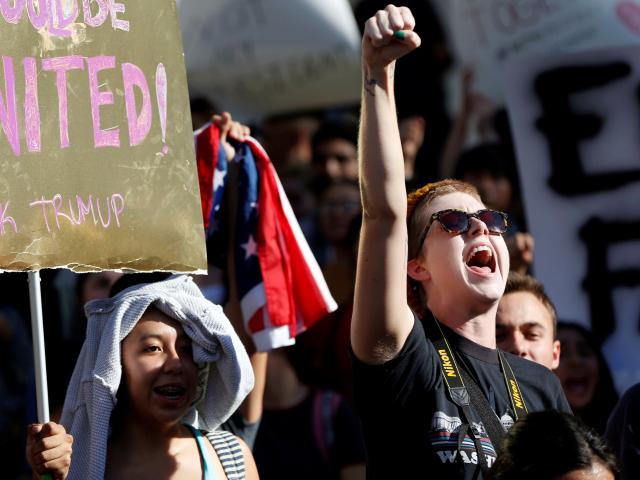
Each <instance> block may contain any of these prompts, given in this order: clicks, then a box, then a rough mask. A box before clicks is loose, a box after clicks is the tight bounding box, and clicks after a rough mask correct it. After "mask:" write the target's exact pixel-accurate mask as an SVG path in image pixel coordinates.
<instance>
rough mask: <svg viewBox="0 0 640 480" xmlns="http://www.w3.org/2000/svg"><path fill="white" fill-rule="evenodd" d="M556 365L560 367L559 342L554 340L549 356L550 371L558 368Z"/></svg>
mask: <svg viewBox="0 0 640 480" xmlns="http://www.w3.org/2000/svg"><path fill="white" fill-rule="evenodd" d="M558 365H560V340H554V341H553V352H552V356H551V370H555V369H556V368H558Z"/></svg>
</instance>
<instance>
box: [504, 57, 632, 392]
mask: <svg viewBox="0 0 640 480" xmlns="http://www.w3.org/2000/svg"><path fill="white" fill-rule="evenodd" d="M504 80H505V85H507V87H508V88H507V91H506V93H507V105H508V108H509V114H510V117H511V122H512V127H513V130H514V136H515V143H516V150H517V157H518V166H519V170H520V178H521V184H522V189H523V194H524V201H525V206H526V214H527V219H528V221H529V224H530V229H531V232H532V233H533V236H534V237H535V240H536V254H535V264H534V268H535V273H536V276H537V277H538V278H539V279H540V280H541V281H542V282H543V283H544V285H545V287H546V288H547V290H548V292H549V295H550V297H551V299H552V300H553V302H554V303H555V305H556V307H557V309H558V314H559V318H561V319H568V320H574V321H577V322H579V323H582V324H584V325H586V326H590V327H591V329H592V330H593V331H594V333H595V334H596V335H597V336H598V337H599V338H600V339H601V340H604V344H603V348H604V352H605V355H606V356H607V358H608V360H609V362H610V365H611V368H612V370H613V373H614V377H615V380H616V385H617V386H618V388H619V389H621V390H622V389H624V388H625V387H628V386H629V385H630V384H632V383H635V382H638V381H640V330H639V328H640V137H639V135H638V132H640V100H639V96H638V92H640V47H626V48H618V49H607V50H597V51H592V52H584V53H577V54H564V55H557V54H556V55H550V56H546V57H534V58H531V59H528V60H524V59H523V60H518V61H514V62H512V63H510V64H509V65H508V67H507V70H506V75H505V76H504Z"/></svg>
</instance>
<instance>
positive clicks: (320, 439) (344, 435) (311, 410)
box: [253, 390, 365, 480]
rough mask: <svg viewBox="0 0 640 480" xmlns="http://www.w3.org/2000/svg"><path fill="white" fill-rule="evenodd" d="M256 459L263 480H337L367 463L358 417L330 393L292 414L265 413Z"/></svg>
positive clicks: (309, 399) (312, 397) (315, 395)
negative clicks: (346, 470)
mask: <svg viewBox="0 0 640 480" xmlns="http://www.w3.org/2000/svg"><path fill="white" fill-rule="evenodd" d="M253 456H254V458H255V461H256V465H257V467H258V472H259V473H260V478H261V479H262V480H270V479H273V480H288V479H291V480H298V479H301V478H303V479H305V480H316V479H317V480H331V479H335V480H338V479H339V478H340V470H341V469H342V468H343V467H346V466H349V465H354V464H363V463H364V461H365V453H364V443H363V440H362V433H361V430H360V425H359V423H358V418H357V416H356V414H355V413H354V412H353V410H352V409H351V408H350V407H349V404H348V403H347V402H346V401H345V400H344V398H342V397H341V396H340V395H339V394H337V393H335V392H328V391H326V390H322V391H320V390H314V391H312V392H311V393H310V394H309V395H307V397H306V398H305V399H304V400H303V401H302V402H301V403H300V404H298V405H296V406H294V407H292V408H287V409H281V410H268V409H265V410H264V411H263V413H262V420H261V422H260V429H259V430H258V436H257V437H256V443H255V447H254V449H253Z"/></svg>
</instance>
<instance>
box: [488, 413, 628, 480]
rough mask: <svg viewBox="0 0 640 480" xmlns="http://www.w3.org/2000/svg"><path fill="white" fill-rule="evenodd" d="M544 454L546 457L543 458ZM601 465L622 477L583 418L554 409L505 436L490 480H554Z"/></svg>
mask: <svg viewBox="0 0 640 480" xmlns="http://www.w3.org/2000/svg"><path fill="white" fill-rule="evenodd" d="M541 451H544V455H539V453H540V452H541ZM596 462H599V463H601V464H603V465H604V466H605V467H607V468H608V469H609V470H610V471H611V472H612V473H613V475H614V477H615V478H618V473H619V472H618V467H617V465H616V460H615V457H614V455H613V453H611V451H610V450H609V449H608V447H607V445H606V444H605V442H604V440H603V439H602V438H601V437H600V436H599V435H598V434H597V433H596V432H595V431H593V430H591V429H590V428H588V427H587V426H586V425H584V423H582V422H581V421H580V419H578V418H576V417H574V416H572V415H570V414H568V413H564V412H557V411H554V410H549V411H544V412H533V413H530V414H528V415H526V416H525V417H523V418H522V419H520V420H519V421H518V422H516V424H515V425H514V426H513V428H511V430H510V431H509V432H508V433H507V434H506V435H505V437H504V438H503V439H502V442H501V444H500V449H499V451H498V458H497V460H496V461H495V463H494V464H493V467H492V468H491V472H490V474H489V477H488V478H489V479H490V480H551V479H553V478H555V477H558V476H560V475H563V474H565V473H568V472H571V471H573V470H582V469H585V468H589V467H590V466H591V465H593V464H594V463H596Z"/></svg>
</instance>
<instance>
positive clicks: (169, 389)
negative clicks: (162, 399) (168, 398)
mask: <svg viewBox="0 0 640 480" xmlns="http://www.w3.org/2000/svg"><path fill="white" fill-rule="evenodd" d="M155 390H156V392H158V393H160V394H161V395H181V394H182V393H183V392H184V391H185V389H184V388H183V387H173V386H166V387H158V388H156V389H155Z"/></svg>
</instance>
